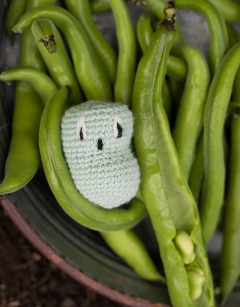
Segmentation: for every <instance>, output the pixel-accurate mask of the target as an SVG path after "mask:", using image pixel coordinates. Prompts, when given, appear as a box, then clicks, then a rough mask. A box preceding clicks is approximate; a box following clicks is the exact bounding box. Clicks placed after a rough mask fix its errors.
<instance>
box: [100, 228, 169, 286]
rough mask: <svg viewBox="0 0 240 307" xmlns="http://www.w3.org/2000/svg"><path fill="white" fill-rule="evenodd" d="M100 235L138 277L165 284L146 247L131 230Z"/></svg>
mask: <svg viewBox="0 0 240 307" xmlns="http://www.w3.org/2000/svg"><path fill="white" fill-rule="evenodd" d="M100 234H101V236H102V237H103V239H104V240H105V241H106V243H107V244H108V245H109V246H110V247H111V249H112V250H113V251H114V252H115V253H116V254H117V255H118V256H119V257H120V258H122V259H123V260H124V261H125V262H126V263H127V264H128V265H129V266H130V267H131V268H132V269H133V270H134V271H135V272H136V273H137V274H138V275H139V276H141V277H143V278H145V279H148V280H160V281H162V282H165V279H164V277H163V276H162V275H160V273H159V272H158V270H157V268H156V266H155V264H154V263H153V261H152V259H151V258H150V256H149V254H148V251H147V250H146V247H145V246H144V244H143V243H142V241H141V240H140V239H139V238H138V236H137V235H136V234H135V232H134V231H133V230H131V229H128V230H122V231H114V232H101V233H100ZM133 251H134V252H133Z"/></svg>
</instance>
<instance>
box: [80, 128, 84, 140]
mask: <svg viewBox="0 0 240 307" xmlns="http://www.w3.org/2000/svg"><path fill="white" fill-rule="evenodd" d="M79 137H80V140H81V141H82V140H83V131H82V127H81V129H80V132H79Z"/></svg>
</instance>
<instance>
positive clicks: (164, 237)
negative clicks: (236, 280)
mask: <svg viewBox="0 0 240 307" xmlns="http://www.w3.org/2000/svg"><path fill="white" fill-rule="evenodd" d="M174 34H175V32H174V31H169V30H168V29H166V28H165V27H164V26H161V27H159V28H158V29H157V30H156V32H155V34H154V36H153V38H152V40H151V43H150V46H149V48H148V50H147V52H146V54H145V55H144V56H143V58H142V59H141V61H140V63H139V65H138V69H137V73H136V79H135V84H134V92H133V105H132V110H133V113H134V116H135V131H134V133H135V134H134V144H135V148H136V154H137V157H138V160H139V164H140V170H141V176H142V181H141V186H140V190H141V194H142V195H143V198H144V201H145V205H146V207H147V210H148V213H149V215H150V218H151V221H152V225H153V228H154V231H155V234H156V238H157V240H158V244H159V249H160V255H161V259H162V261H163V265H164V271H165V275H166V281H167V286H168V290H169V294H170V298H171V301H172V304H173V306H174V307H188V306H209V307H210V306H214V305H215V303H214V295H213V285H212V277H211V271H210V268H209V264H208V261H207V255H206V250H205V245H204V243H203V240H202V235H201V226H200V219H199V216H198V211H197V207H196V203H195V201H194V198H193V196H192V194H191V191H190V190H189V187H188V185H187V183H186V181H185V179H184V176H183V173H182V171H181V167H180V164H179V161H178V157H177V153H176V150H175V146H174V143H173V140H172V137H171V132H170V129H169V124H168V120H167V118H166V114H165V112H164V110H163V107H162V103H161V102H162V100H161V99H162V98H161V94H160V93H161V88H162V84H163V81H164V78H165V73H166V62H167V61H166V59H167V56H168V54H169V50H170V48H171V46H172V44H173V41H174V39H175V35H174ZM183 212H184V215H183V214H182V213H183Z"/></svg>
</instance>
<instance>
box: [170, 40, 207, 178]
mask: <svg viewBox="0 0 240 307" xmlns="http://www.w3.org/2000/svg"><path fill="white" fill-rule="evenodd" d="M176 48H177V49H178V50H179V51H180V53H181V55H182V56H183V58H184V59H185V61H186V62H187V65H188V73H187V78H186V81H185V85H184V90H183V93H182V96H181V101H180V105H179V107H178V112H177V115H176V120H175V123H174V127H173V130H172V135H173V140H174V144H175V147H176V150H177V153H178V157H179V161H180V164H181V167H182V171H183V174H184V177H185V179H186V181H188V177H189V173H190V170H191V166H192V163H193V160H194V156H195V148H196V144H197V140H198V137H199V135H200V131H201V129H202V125H203V113H204V107H205V103H206V99H207V93H208V88H209V84H210V72H209V68H208V65H207V62H206V60H205V58H204V56H203V55H202V53H201V52H200V51H198V49H197V48H195V47H193V46H190V45H185V44H182V45H177V47H176Z"/></svg>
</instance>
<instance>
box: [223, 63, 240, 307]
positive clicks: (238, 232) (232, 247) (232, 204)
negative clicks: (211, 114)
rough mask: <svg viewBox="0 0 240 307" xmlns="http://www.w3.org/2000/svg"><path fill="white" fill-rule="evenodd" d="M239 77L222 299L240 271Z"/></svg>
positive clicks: (235, 87)
mask: <svg viewBox="0 0 240 307" xmlns="http://www.w3.org/2000/svg"><path fill="white" fill-rule="evenodd" d="M239 81H240V69H238V71H237V74H236V78H235V80H234V85H233V99H234V101H236V103H234V104H233V105H232V108H231V110H230V112H231V113H230V114H231V115H230V116H231V118H230V146H229V159H228V164H227V166H228V173H227V186H226V201H225V204H224V207H223V217H222V223H223V244H222V251H221V259H220V260H221V262H220V264H221V265H220V289H221V295H222V303H225V301H226V299H227V298H228V296H229V294H230V293H231V292H232V290H233V288H234V286H235V284H236V282H237V280H238V278H239V274H240V248H239V240H240V226H239V219H240V201H239V200H240V195H239V184H240V177H239V174H240V173H239V170H240V161H239V155H240V146H239V138H240V118H239V101H240V96H239V94H240V92H239ZM230 104H231V103H230Z"/></svg>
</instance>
